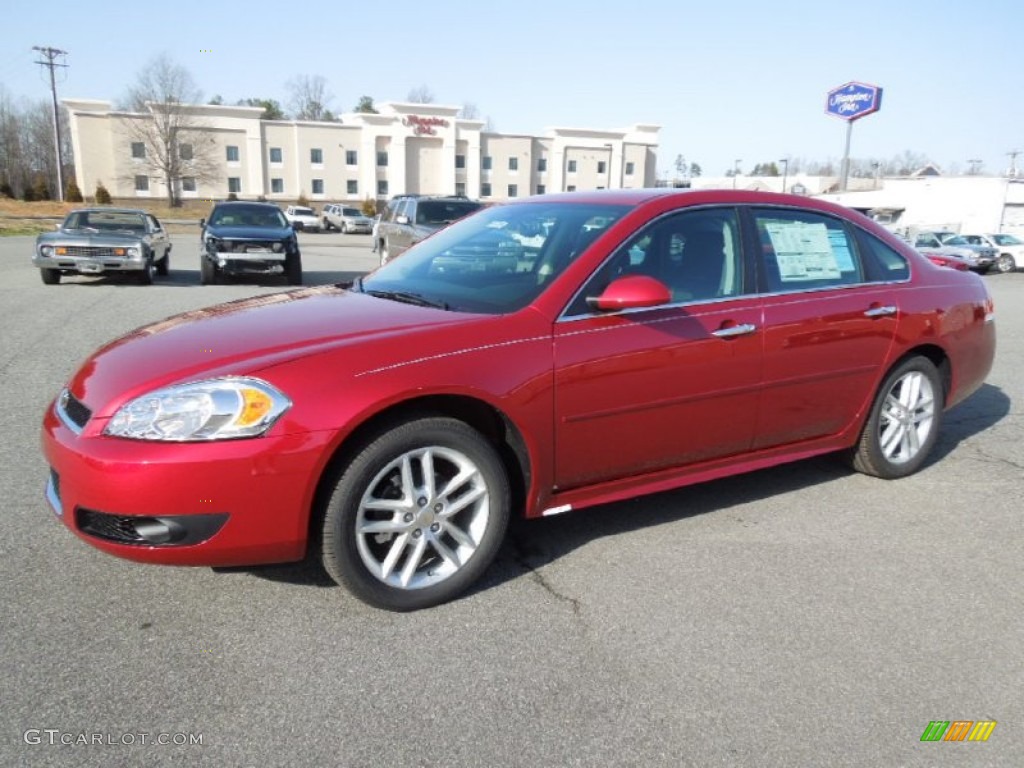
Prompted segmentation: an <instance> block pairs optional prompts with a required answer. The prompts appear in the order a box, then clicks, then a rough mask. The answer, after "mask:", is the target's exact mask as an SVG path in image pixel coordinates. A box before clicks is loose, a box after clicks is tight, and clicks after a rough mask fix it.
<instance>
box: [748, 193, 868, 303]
mask: <svg viewBox="0 0 1024 768" xmlns="http://www.w3.org/2000/svg"><path fill="white" fill-rule="evenodd" d="M753 214H754V221H755V223H756V225H757V234H758V238H759V240H760V245H761V266H762V268H763V271H764V273H765V277H766V284H767V285H766V287H767V289H768V291H770V292H772V293H776V292H779V291H809V290H814V289H817V288H830V287H833V286H838V285H852V284H856V283H862V282H864V280H865V276H864V271H863V269H862V267H861V263H860V259H859V258H858V256H857V251H856V248H854V245H853V242H852V240H851V238H850V234H849V232H848V230H847V228H846V226H845V225H844V224H843V222H842V221H840V220H839V219H834V218H832V217H829V216H824V215H822V214H817V213H807V212H802V211H788V210H768V209H755V210H754V211H753Z"/></svg>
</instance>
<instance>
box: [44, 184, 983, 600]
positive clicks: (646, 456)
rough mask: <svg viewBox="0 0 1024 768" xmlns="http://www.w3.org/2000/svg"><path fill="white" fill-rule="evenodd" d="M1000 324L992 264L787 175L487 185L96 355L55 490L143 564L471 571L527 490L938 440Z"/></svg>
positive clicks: (691, 477) (642, 482)
mask: <svg viewBox="0 0 1024 768" xmlns="http://www.w3.org/2000/svg"><path fill="white" fill-rule="evenodd" d="M994 352H995V325H994V322H993V306H992V301H991V299H990V297H989V295H988V292H987V290H986V288H985V285H984V283H983V282H982V280H981V279H980V278H979V277H978V276H977V275H975V274H972V273H962V272H957V271H954V270H951V269H944V268H941V267H938V266H935V265H934V264H932V263H931V262H929V261H928V260H927V259H926V258H925V257H923V256H921V255H920V254H918V253H917V252H915V251H914V250H913V249H912V248H910V247H909V246H908V245H906V244H905V243H902V242H901V241H899V240H897V239H896V238H894V237H892V236H890V235H889V234H888V233H887V232H886V231H885V230H884V229H882V228H881V227H879V226H876V225H875V224H874V223H873V222H871V221H869V220H868V219H867V218H865V217H863V216H861V215H860V214H857V213H854V212H851V211H849V210H847V209H845V208H840V207H838V206H835V205H830V204H826V203H823V202H818V201H815V200H810V199H807V198H799V197H792V196H786V195H773V194H764V193H755V192H741V191H724V190H722V191H699V192H690V191H685V192H681V191H675V190H657V191H656V190H647V189H645V190H634V191H606V192H594V193H571V194H565V195H548V196H542V197H536V198H529V199H524V200H522V201H518V202H515V203H513V204H509V205H502V206H494V207H490V208H487V209H485V210H483V211H481V212H479V213H477V214H474V215H473V216H471V217H469V218H467V219H465V220H462V221H460V222H458V223H456V224H454V225H452V226H451V227H449V228H447V229H445V230H443V231H441V232H439V233H438V234H436V235H434V236H433V237H431V238H429V239H427V240H425V241H424V242H422V243H421V244H419V245H417V246H416V247H415V248H413V249H411V250H409V251H408V252H407V253H406V254H404V255H403V256H401V257H400V258H398V259H395V260H394V261H392V262H390V263H388V264H387V265H385V266H384V267H382V268H380V269H379V270H377V271H376V272H374V273H372V274H371V275H369V276H368V277H367V278H365V279H364V280H357V281H356V282H355V283H354V284H351V285H346V286H327V287H321V288H311V289H303V290H297V291H292V292H288V293H280V294H275V295H270V296H261V297H258V298H253V299H247V300H244V301H238V302H232V303H229V304H224V305H221V306H217V307H212V308H209V309H204V310H199V311H195V312H190V313H187V314H185V315H181V316H178V317H173V318H170V319H167V320H164V321H162V322H159V323H156V324H154V325H151V326H147V327H144V328H141V329H139V330H137V331H134V332H132V333H130V334H128V335H127V336H125V337H123V338H120V339H117V340H116V341H113V342H111V343H110V344H108V345H107V346H105V347H103V348H102V349H100V350H99V351H97V352H96V353H95V354H94V355H92V357H91V358H89V359H88V360H87V361H86V362H85V364H84V365H83V366H82V367H81V369H80V370H79V371H78V372H77V373H76V374H75V375H74V376H73V377H72V379H71V381H70V382H68V384H67V386H66V388H65V389H64V390H63V391H62V392H61V393H60V395H59V396H58V397H57V399H56V400H55V401H54V403H53V405H52V407H50V408H49V409H48V410H47V412H46V416H45V420H44V425H43V447H44V451H45V454H46V459H47V461H48V462H49V465H50V467H51V472H50V480H49V484H48V486H47V497H48V499H49V500H50V503H51V505H52V506H53V508H54V509H55V511H56V512H57V514H58V515H59V516H60V519H61V520H62V521H63V522H64V524H65V525H67V526H68V528H70V529H71V530H72V531H73V532H74V533H75V534H77V535H78V536H80V537H81V538H82V539H84V540H85V541H87V542H88V543H90V544H92V545H94V546H96V547H98V548H99V549H102V550H104V551H106V552H109V553H110V554H113V555H117V556H120V557H125V558H129V559H132V560H138V561H143V562H150V563H168V564H178V565H204V566H224V565H248V564H258V563H270V562H283V561H289V560H297V559H300V558H302V557H303V556H304V555H305V553H306V552H307V549H310V548H315V549H314V551H315V552H316V553H317V554H318V555H319V556H320V557H321V558H322V561H323V564H324V566H325V567H326V569H327V571H328V572H329V573H330V574H331V575H332V576H333V577H334V578H335V579H337V580H338V581H339V582H340V583H342V584H344V585H346V586H347V587H348V588H349V589H350V590H351V591H352V592H354V593H355V594H356V595H357V596H359V597H360V598H361V599H363V600H365V601H367V602H369V603H371V604H373V605H377V606H380V607H384V608H389V609H395V610H410V609H416V608H422V607H426V606H430V605H434V604H437V603H439V602H442V601H445V600H449V599H451V598H452V597H454V596H455V595H457V594H459V593H460V592H462V591H463V590H465V589H466V588H467V587H468V586H469V585H470V584H471V583H472V582H473V581H474V580H476V579H477V578H478V577H479V576H480V575H481V573H482V572H483V571H484V570H485V569H486V568H487V567H488V565H489V564H490V562H491V561H492V559H493V558H494V556H495V554H496V552H497V551H498V548H499V547H500V545H501V541H502V538H503V535H504V533H505V528H506V524H507V522H508V519H509V516H510V515H513V514H516V515H525V516H527V517H537V516H542V515H555V514H559V513H563V512H568V511H570V510H574V509H579V508H582V507H588V506H592V505H595V504H601V503H605V502H610V501H615V500H618V499H625V498H630V497H634V496H637V495H640V494H646V493H652V492H656V491H663V490H666V489H669V488H678V487H680V486H683V485H687V484H690V483H696V482H700V481H703V480H709V479H712V478H718V477H723V476H726V475H733V474H736V473H740V472H747V471H750V470H754V469H759V468H762V467H767V466H771V465H775V464H781V463H783V462H787V461H794V460H798V459H803V458H806V457H809V456H814V455H817V454H823V453H828V452H842V453H843V454H844V455H846V456H847V457H848V458H849V460H850V461H851V462H852V464H853V466H854V467H855V468H857V469H858V470H860V471H862V472H866V473H868V474H871V475H875V476H877V477H882V478H897V477H901V476H904V475H908V474H910V473H912V472H914V471H916V470H917V469H918V468H920V467H921V465H922V463H923V462H925V461H926V459H927V457H928V455H929V452H930V451H931V449H932V447H933V446H934V444H935V441H936V437H937V433H938V430H939V427H940V424H941V421H942V416H943V411H944V410H946V409H948V408H950V407H952V406H954V405H956V404H957V403H959V402H960V401H961V400H963V399H964V398H966V397H967V396H969V395H970V394H971V393H972V392H974V391H975V390H976V389H978V388H979V387H980V386H981V384H982V382H983V381H984V379H985V376H986V375H987V374H988V372H989V369H990V367H991V365H992V360H993V355H994Z"/></svg>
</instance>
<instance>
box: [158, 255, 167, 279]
mask: <svg viewBox="0 0 1024 768" xmlns="http://www.w3.org/2000/svg"><path fill="white" fill-rule="evenodd" d="M156 273H157V274H158V275H160V276H161V277H167V275H169V274H170V273H171V254H169V253H168V254H167V255H165V256H164V257H163V258H162V259H160V261H158V262H157V263H156Z"/></svg>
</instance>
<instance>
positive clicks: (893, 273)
mask: <svg viewBox="0 0 1024 768" xmlns="http://www.w3.org/2000/svg"><path fill="white" fill-rule="evenodd" d="M857 243H858V245H860V249H861V253H863V254H864V267H865V271H866V272H867V275H868V279H869V280H872V281H875V282H883V283H885V282H890V281H893V280H906V279H907V278H909V277H910V266H909V265H908V264H907V260H906V258H905V257H904V256H903V255H902V254H901V253H900V252H899V251H897V250H896V249H894V248H892V247H891V246H889V245H886V244H885V243H884V242H882V241H881V240H879V239H878V238H877V237H875V236H874V235H869V234H868V233H867V232H864V231H862V230H861V231H858V232H857Z"/></svg>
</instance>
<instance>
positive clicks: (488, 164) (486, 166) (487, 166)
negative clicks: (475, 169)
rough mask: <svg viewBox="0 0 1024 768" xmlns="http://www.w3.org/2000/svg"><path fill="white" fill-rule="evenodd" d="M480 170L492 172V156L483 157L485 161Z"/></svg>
mask: <svg viewBox="0 0 1024 768" xmlns="http://www.w3.org/2000/svg"><path fill="white" fill-rule="evenodd" d="M480 169H481V170H484V171H489V170H491V156H490V155H484V156H483V159H482V160H481V162H480Z"/></svg>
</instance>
